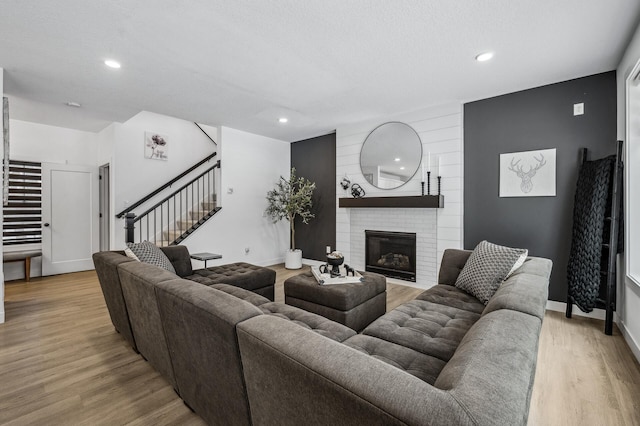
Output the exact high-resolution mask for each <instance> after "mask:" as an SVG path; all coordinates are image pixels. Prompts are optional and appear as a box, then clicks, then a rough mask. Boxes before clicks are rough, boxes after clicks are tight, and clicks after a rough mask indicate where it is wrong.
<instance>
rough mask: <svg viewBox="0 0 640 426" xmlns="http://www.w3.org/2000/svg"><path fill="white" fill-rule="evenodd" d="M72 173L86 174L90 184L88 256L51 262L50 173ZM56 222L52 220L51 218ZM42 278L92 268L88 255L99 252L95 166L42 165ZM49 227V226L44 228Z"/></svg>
mask: <svg viewBox="0 0 640 426" xmlns="http://www.w3.org/2000/svg"><path fill="white" fill-rule="evenodd" d="M54 170H58V171H73V172H80V173H89V174H90V176H89V182H90V194H89V197H90V198H89V203H90V210H91V211H90V212H89V218H90V225H89V226H90V230H91V231H90V234H89V235H88V236H87V238H89V239H90V247H91V248H90V251H91V253H87V257H83V258H81V259H72V260H65V261H59V262H53V261H52V253H51V250H52V246H53V241H52V230H53V229H55V227H56V224H55V223H53V222H52V217H51V216H52V207H53V204H52V200H51V190H52V186H51V185H52V182H51V176H52V173H51V172H52V171H54ZM68 208H69V212H68V214H70V215H73V214H74V210H75V209H77V206H69V207H68ZM53 220H55V218H53ZM42 223H43V228H42V276H47V275H56V274H63V273H69V272H76V271H86V270H91V269H94V265H93V259H92V257H91V255H92V254H93V253H95V252H97V251H98V248H99V226H98V225H99V222H98V167H96V166H86V165H78V164H56V163H46V162H43V163H42ZM47 224H50V226H47Z"/></svg>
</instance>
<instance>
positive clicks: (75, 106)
mask: <svg viewBox="0 0 640 426" xmlns="http://www.w3.org/2000/svg"><path fill="white" fill-rule="evenodd" d="M65 105H66V106H70V107H74V108H80V107H81V106H82V105H80V104H79V103H77V102H65Z"/></svg>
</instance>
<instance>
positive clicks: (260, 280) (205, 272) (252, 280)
mask: <svg viewBox="0 0 640 426" xmlns="http://www.w3.org/2000/svg"><path fill="white" fill-rule="evenodd" d="M185 278H187V279H189V280H191V281H195V282H198V283H201V284H205V285H213V284H230V285H233V286H236V287H240V288H244V289H246V290H252V291H253V290H257V289H260V288H262V287H267V286H270V285H273V284H274V283H275V282H276V271H274V270H272V269H269V268H264V267H262V266H256V265H251V264H249V263H245V262H238V263H230V264H228V265H221V266H212V267H210V268H206V269H196V270H195V271H193V274H192V275H189V276H187V277H185Z"/></svg>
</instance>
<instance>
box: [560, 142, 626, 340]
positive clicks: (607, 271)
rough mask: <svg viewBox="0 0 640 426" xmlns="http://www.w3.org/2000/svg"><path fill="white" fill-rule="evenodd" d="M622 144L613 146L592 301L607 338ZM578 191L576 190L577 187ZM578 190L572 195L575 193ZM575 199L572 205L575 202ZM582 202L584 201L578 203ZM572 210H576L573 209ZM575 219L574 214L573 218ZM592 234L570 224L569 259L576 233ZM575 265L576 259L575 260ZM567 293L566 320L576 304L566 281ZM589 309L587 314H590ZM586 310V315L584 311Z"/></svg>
mask: <svg viewBox="0 0 640 426" xmlns="http://www.w3.org/2000/svg"><path fill="white" fill-rule="evenodd" d="M587 155H588V152H587V149H586V148H583V150H582V164H581V171H582V169H583V168H584V166H585V163H586V162H587V161H588V160H587ZM622 167H623V165H622V141H617V146H616V155H615V162H614V164H613V167H612V174H611V178H610V180H609V193H608V198H607V204H608V205H607V207H606V212H605V214H604V224H603V225H604V226H603V232H602V244H601V252H600V253H601V254H600V265H599V267H600V271H599V272H600V276H599V289H598V296H597V297H596V299H595V307H597V308H601V309H604V310H605V312H606V315H605V327H604V332H605V334H607V335H611V334H612V333H613V312H614V311H615V309H616V255H617V253H618V252H619V251H621V250H619V247H621V244H619V243H620V242H621V241H622V236H621V235H620V225H621V221H622V217H621V211H622ZM578 190H580V187H579V188H578ZM578 190H577V191H576V192H578ZM577 198H578V197H576V203H578V202H579V200H578V199H577ZM582 202H585V201H584V200H582ZM574 208H576V207H574ZM574 213H575V212H574ZM574 220H575V215H574ZM589 231H592V232H595V230H594V229H579V230H577V229H576V226H575V223H574V237H573V241H572V256H574V249H575V247H574V245H575V244H576V235H575V234H576V232H587V233H588V232H589ZM576 262H579V260H576ZM572 267H577V266H576V265H574V264H572V259H570V261H569V269H571V268H572ZM568 275H570V272H569V273H568ZM568 287H569V288H568V291H567V311H566V316H567V318H571V313H572V310H573V305H574V303H576V300H577V298H576V294H575V291H576V290H575V289H573V292H574V293H573V294H572V285H571V282H569V286H568ZM577 305H578V307H580V308H581V309H582V310H585V309H584V308H583V307H582V306H580V304H579V303H578V304H577ZM590 310H591V309H589V310H588V311H590ZM588 311H587V312H588Z"/></svg>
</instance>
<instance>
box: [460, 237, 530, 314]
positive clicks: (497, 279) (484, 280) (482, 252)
mask: <svg viewBox="0 0 640 426" xmlns="http://www.w3.org/2000/svg"><path fill="white" fill-rule="evenodd" d="M523 253H526V251H525V250H522V249H514V248H510V247H504V246H499V245H496V244H492V243H490V242H488V241H481V242H480V243H479V244H478V245H477V246H476V248H475V249H474V250H473V253H471V256H469V260H467V263H465V265H464V268H462V271H461V272H460V275H458V278H457V279H456V287H458V288H460V289H462V290H464V291H466V292H468V293H470V294H472V295H474V296H475V297H477V298H478V300H480V301H481V302H482V303H484V304H485V305H486V304H487V302H488V301H489V299H491V297H492V296H493V294H494V293H495V292H496V290H497V289H498V287H499V286H500V284H502V282H503V281H504V280H505V279H506V278H507V276H508V275H509V273H511V270H512V268H513V265H515V263H516V262H517V261H518V259H519V258H520V256H521V255H522V254H523Z"/></svg>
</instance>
